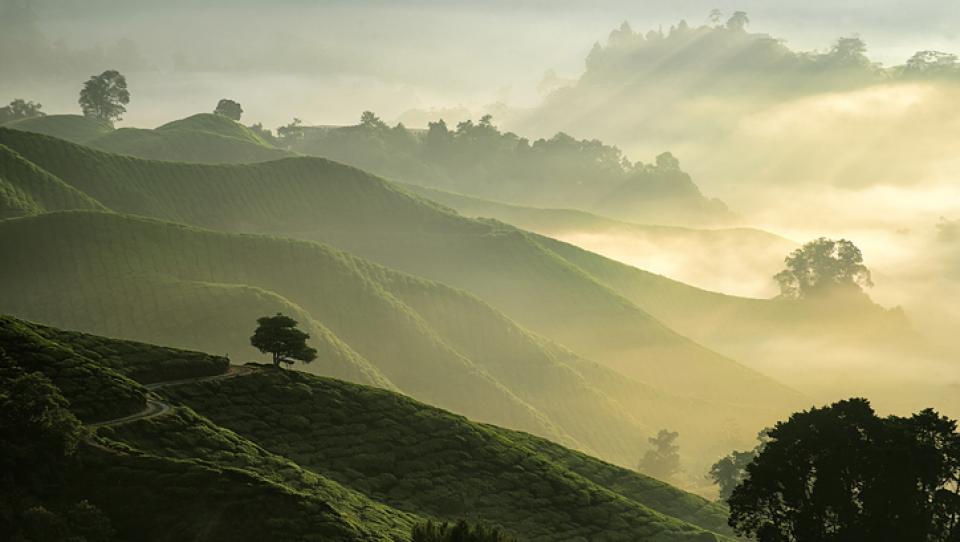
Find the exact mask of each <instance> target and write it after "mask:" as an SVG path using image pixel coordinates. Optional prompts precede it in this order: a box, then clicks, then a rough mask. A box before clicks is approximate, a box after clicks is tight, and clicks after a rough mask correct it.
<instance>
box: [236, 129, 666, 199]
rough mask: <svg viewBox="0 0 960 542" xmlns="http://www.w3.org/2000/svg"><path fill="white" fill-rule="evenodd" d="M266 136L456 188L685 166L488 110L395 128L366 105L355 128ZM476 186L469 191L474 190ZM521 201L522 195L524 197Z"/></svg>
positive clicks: (587, 181)
mask: <svg viewBox="0 0 960 542" xmlns="http://www.w3.org/2000/svg"><path fill="white" fill-rule="evenodd" d="M252 128H253V129H254V130H255V131H257V132H258V133H261V135H264V136H265V137H267V138H268V139H272V140H273V141H274V142H276V143H277V144H278V145H280V146H283V147H286V148H288V149H291V150H295V151H298V152H302V153H304V154H310V155H314V156H323V157H325V158H330V159H332V160H336V161H339V162H344V163H348V164H351V165H355V166H357V167H359V168H361V169H365V170H367V171H371V172H373V173H376V174H379V175H381V176H385V177H389V178H395V179H400V180H406V181H409V182H418V183H426V184H430V185H433V186H443V187H446V188H449V189H452V190H460V191H465V192H471V191H472V192H477V191H478V190H477V188H478V187H479V191H480V192H486V193H490V194H500V195H502V194H505V193H509V192H510V191H511V190H514V191H517V190H520V191H523V192H530V191H534V192H535V191H537V190H545V191H546V190H549V191H555V192H557V193H561V194H562V193H578V194H581V193H582V194H589V193H593V194H594V195H595V194H596V193H597V190H596V189H597V187H603V186H604V185H606V186H607V187H611V186H616V185H618V184H620V183H622V182H624V181H625V180H627V179H631V178H641V177H644V176H657V175H660V174H664V173H676V172H678V171H679V168H680V164H679V161H678V160H677V159H676V158H675V157H674V156H673V155H671V154H670V153H663V154H661V155H660V156H658V157H657V158H656V160H655V162H654V163H652V164H644V163H642V162H632V161H630V160H629V159H628V158H627V157H626V156H624V154H623V152H622V151H621V150H620V149H618V148H617V147H615V146H612V145H606V144H604V143H603V142H601V141H599V140H596V139H592V140H587V139H576V138H574V137H572V136H570V135H568V134H566V133H562V132H561V133H558V134H556V135H555V136H553V137H551V138H549V139H538V140H535V141H530V140H529V139H527V138H524V137H520V136H518V135H517V134H515V133H513V132H503V131H501V130H500V129H498V128H497V126H496V125H495V124H494V123H493V117H492V116H490V115H484V116H483V117H481V118H480V119H479V120H478V121H476V122H474V121H472V120H466V121H463V122H460V123H458V124H457V126H456V127H455V128H451V127H450V126H448V125H447V123H446V122H444V121H443V120H438V121H436V122H431V123H429V126H428V128H427V129H426V130H410V129H407V128H406V127H405V126H404V125H403V124H402V123H399V124H397V125H395V126H389V125H387V124H386V123H385V122H383V120H381V119H380V118H379V117H378V116H377V115H376V114H374V113H372V112H370V111H365V112H363V114H362V115H361V117H360V122H359V123H358V124H357V125H354V126H347V127H340V128H328V127H306V126H304V125H303V123H302V122H301V121H300V120H299V119H294V121H293V122H292V123H290V124H288V125H286V126H283V127H280V128H278V129H277V136H276V137H273V136H272V134H269V132H268V131H267V133H266V134H265V133H264V132H265V131H264V129H263V127H262V126H259V125H255V126H253V127H252ZM468 188H470V189H471V190H468ZM521 199H522V198H521Z"/></svg>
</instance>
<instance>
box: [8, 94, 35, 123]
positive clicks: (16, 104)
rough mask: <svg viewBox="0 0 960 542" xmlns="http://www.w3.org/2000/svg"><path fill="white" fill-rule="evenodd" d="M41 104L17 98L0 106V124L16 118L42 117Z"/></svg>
mask: <svg viewBox="0 0 960 542" xmlns="http://www.w3.org/2000/svg"><path fill="white" fill-rule="evenodd" d="M42 107H43V106H42V105H40V104H38V103H35V102H28V101H25V100H22V99H20V98H17V99H16V100H13V101H12V102H10V105H5V106H3V107H0V124H3V123H5V122H10V121H14V120H18V119H28V118H30V117H42V116H44V115H45V113H44V112H43V111H40V108H42Z"/></svg>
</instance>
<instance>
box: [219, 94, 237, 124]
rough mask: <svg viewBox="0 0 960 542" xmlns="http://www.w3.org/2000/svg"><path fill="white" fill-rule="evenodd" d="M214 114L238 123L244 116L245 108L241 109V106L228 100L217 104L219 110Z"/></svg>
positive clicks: (224, 99)
mask: <svg viewBox="0 0 960 542" xmlns="http://www.w3.org/2000/svg"><path fill="white" fill-rule="evenodd" d="M213 112H214V113H215V114H217V115H221V116H224V117H227V118H228V119H231V120H235V121H237V122H240V117H242V116H243V108H242V107H240V104H239V103H238V102H235V101H233V100H228V99H226V98H223V99H222V100H220V101H219V102H217V108H216V109H214V110H213Z"/></svg>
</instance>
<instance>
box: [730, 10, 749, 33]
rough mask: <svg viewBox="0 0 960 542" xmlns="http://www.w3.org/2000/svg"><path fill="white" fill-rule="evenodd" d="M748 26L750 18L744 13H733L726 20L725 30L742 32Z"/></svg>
mask: <svg viewBox="0 0 960 542" xmlns="http://www.w3.org/2000/svg"><path fill="white" fill-rule="evenodd" d="M748 24H750V18H749V17H747V14H746V12H744V11H734V12H733V15H731V16H730V18H729V19H727V29H729V30H743V29H745V28H746V27H747V25H748Z"/></svg>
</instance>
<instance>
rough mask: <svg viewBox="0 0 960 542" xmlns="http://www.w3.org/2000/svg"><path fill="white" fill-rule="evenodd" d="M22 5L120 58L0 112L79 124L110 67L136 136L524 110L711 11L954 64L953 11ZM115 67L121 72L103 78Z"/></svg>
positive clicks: (54, 35) (584, 5) (889, 57)
mask: <svg viewBox="0 0 960 542" xmlns="http://www.w3.org/2000/svg"><path fill="white" fill-rule="evenodd" d="M18 1H21V0H0V6H9V5H12V4H13V3H15V2H18ZM29 3H30V4H31V5H32V7H33V9H34V11H35V13H36V14H37V27H38V29H39V30H40V32H41V33H42V34H43V35H44V36H45V37H46V38H47V40H48V41H49V42H50V43H57V42H59V43H60V44H61V45H62V46H63V47H65V48H66V49H68V50H73V51H86V52H88V53H89V51H91V50H96V48H99V51H101V52H102V58H107V59H113V58H119V59H120V60H117V61H112V60H103V59H102V58H101V57H97V56H95V55H91V54H87V55H86V56H84V58H85V59H89V58H92V59H93V60H85V61H78V62H75V63H74V64H75V66H72V67H75V68H76V70H77V73H70V74H66V73H64V74H53V75H51V74H44V75H45V76H46V77H47V78H46V79H43V78H38V79H29V78H24V77H19V76H17V77H3V72H4V66H3V65H0V102H3V103H6V102H7V101H9V100H10V99H12V98H14V97H23V98H27V99H35V100H39V101H41V102H42V103H44V106H45V109H46V110H47V111H49V112H51V113H56V112H75V111H76V110H77V106H76V92H77V89H78V88H79V85H80V83H81V82H82V80H83V79H85V77H83V76H84V75H86V76H88V75H89V74H92V73H94V72H96V73H99V71H102V70H104V69H108V68H114V67H117V68H120V69H121V70H122V71H123V70H124V69H125V73H126V74H127V78H128V80H129V82H130V90H131V93H132V96H133V100H132V102H131V104H130V106H129V107H128V109H129V111H128V114H127V116H126V117H125V119H124V122H123V123H121V125H137V126H146V127H149V126H155V125H157V124H160V123H163V122H165V121H167V120H170V119H172V118H176V117H182V116H185V115H188V114H192V113H195V112H197V111H205V110H208V109H211V108H212V107H213V104H215V103H216V101H217V100H218V99H219V98H221V97H231V98H233V99H236V100H238V101H240V102H241V103H242V104H243V105H244V108H245V110H246V115H245V117H244V121H250V122H253V121H258V120H259V121H262V122H264V123H265V124H266V125H267V126H276V125H278V124H281V123H286V122H288V121H289V120H290V119H291V118H292V117H293V116H297V117H301V118H303V119H304V121H305V122H307V123H312V124H314V123H315V124H324V123H331V124H336V123H347V122H353V121H355V119H356V118H357V117H358V116H359V113H360V111H362V110H363V109H373V110H375V111H377V112H379V113H380V114H381V115H382V116H383V117H384V118H387V119H390V118H394V117H396V116H397V115H399V114H400V113H402V112H403V111H405V110H407V109H410V108H432V107H436V108H440V107H451V106H456V105H465V106H467V107H471V108H476V107H480V106H482V105H484V104H489V103H492V102H494V101H504V102H507V103H508V104H509V105H512V106H521V107H522V106H531V105H535V104H536V103H537V102H538V101H539V99H540V95H539V94H538V92H537V84H538V82H539V81H540V80H541V79H542V77H543V74H544V73H545V72H546V71H547V70H548V69H553V70H555V71H556V72H557V74H558V75H560V76H561V77H571V78H573V77H576V76H578V75H579V74H580V71H581V69H582V66H583V59H584V57H585V55H586V53H587V52H588V51H589V49H590V46H591V45H592V44H593V43H594V42H595V41H604V40H605V39H606V36H607V34H608V33H609V32H610V30H611V29H613V28H614V27H616V26H618V25H619V24H620V23H621V22H622V21H624V20H626V21H629V22H630V24H631V25H632V26H633V28H634V29H635V30H647V29H653V28H657V27H658V26H662V27H663V28H664V29H667V28H669V26H670V25H671V24H674V23H676V22H677V21H679V20H680V19H686V20H687V21H688V23H690V24H691V25H698V24H702V23H704V22H706V19H707V14H708V13H709V12H710V10H711V9H714V8H718V9H720V10H721V11H723V12H725V13H730V12H732V11H735V10H742V11H746V12H747V13H748V15H749V16H750V19H751V21H752V23H751V25H750V29H751V30H752V31H754V32H765V33H769V34H771V35H773V36H775V37H778V38H782V39H785V40H786V41H787V43H788V45H790V46H791V47H792V48H794V49H803V50H809V49H826V48H828V47H829V46H830V43H831V41H832V40H834V39H836V38H837V37H839V36H846V35H853V34H857V35H859V36H860V37H862V38H863V39H864V40H865V41H866V42H867V44H868V46H869V54H870V56H871V57H872V58H873V59H874V60H878V61H881V62H884V63H886V64H895V63H901V62H903V61H904V60H905V59H906V58H908V57H909V56H910V55H911V54H912V53H913V52H915V51H917V50H920V49H938V50H944V51H949V52H960V34H958V31H957V29H958V28H960V3H958V2H956V1H954V0H945V1H931V0H918V1H911V2H909V3H907V2H896V1H891V0H874V1H865V0H853V1H844V2H836V1H821V0H804V1H794V0H790V1H771V0H739V1H736V2H733V1H723V0H710V1H701V0H646V1H643V0H640V1H636V0H635V1H624V0H594V1H589V2H574V1H572V0H549V1H548V0H524V1H511V2H508V1H504V0H494V1H487V2H465V1H441V0H419V1H386V0H385V1H366V2H364V1H360V0H353V1H327V2H316V1H315V2H309V1H305V0H281V1H273V2H262V1H257V2H254V1H246V0H231V1H227V0H217V1H207V2H197V1H190V0H172V1H166V2H155V1H149V2H148V1H141V0H84V1H83V2H77V1H75V0H32V1H30V2H29ZM0 39H2V38H0ZM121 40H123V41H121ZM118 43H119V45H118ZM0 46H2V44H0ZM10 52H11V51H7V53H8V54H9V53H10ZM117 63H119V64H127V66H123V65H121V66H114V65H106V64H117ZM87 72H89V74H88V73H87ZM18 75H19V74H18ZM51 79H52V80H53V81H54V82H51V81H50V80H51Z"/></svg>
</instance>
